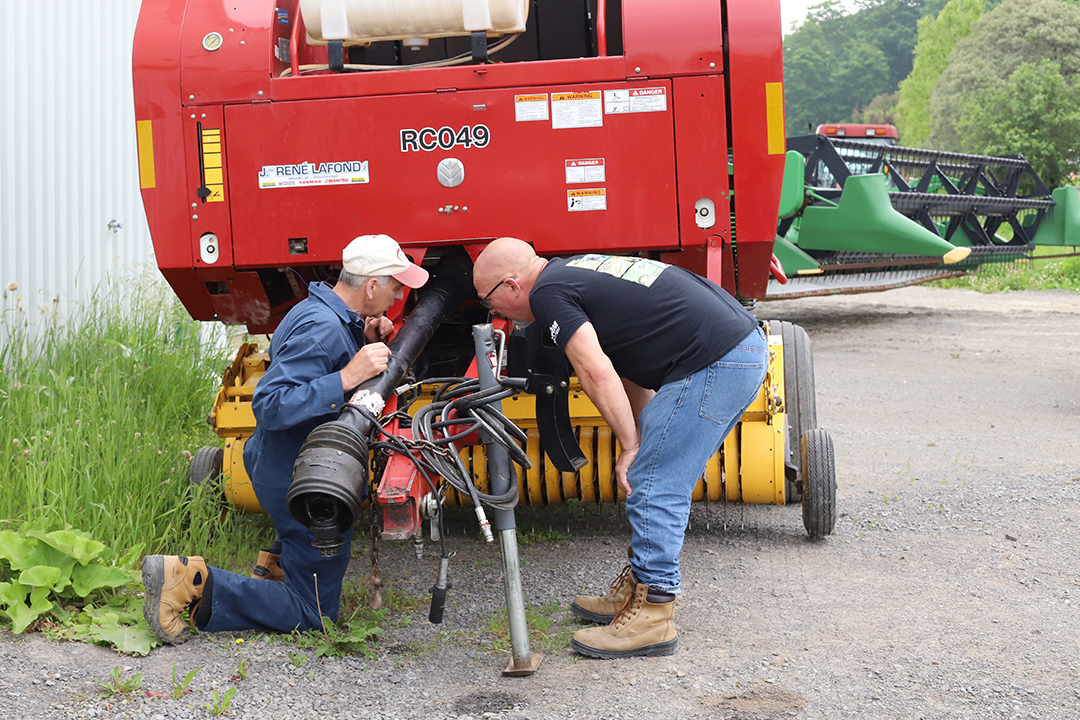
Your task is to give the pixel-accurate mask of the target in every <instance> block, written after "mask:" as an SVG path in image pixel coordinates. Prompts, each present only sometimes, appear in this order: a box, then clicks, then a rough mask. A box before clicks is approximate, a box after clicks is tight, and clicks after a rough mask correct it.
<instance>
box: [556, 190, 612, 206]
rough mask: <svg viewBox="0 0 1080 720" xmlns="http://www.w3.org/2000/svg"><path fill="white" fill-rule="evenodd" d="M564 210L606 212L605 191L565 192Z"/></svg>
mask: <svg viewBox="0 0 1080 720" xmlns="http://www.w3.org/2000/svg"><path fill="white" fill-rule="evenodd" d="M566 209H567V210H569V211H570V212H581V211H583V210H584V211H588V210H607V190H606V189H604V188H583V189H581V190H567V191H566Z"/></svg>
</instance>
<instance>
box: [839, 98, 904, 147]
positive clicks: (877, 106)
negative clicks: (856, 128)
mask: <svg viewBox="0 0 1080 720" xmlns="http://www.w3.org/2000/svg"><path fill="white" fill-rule="evenodd" d="M899 99H900V94H899V93H888V94H886V95H878V96H877V97H876V98H874V99H873V100H871V101H870V104H869V105H867V106H866V107H865V108H863V110H862V112H858V113H855V114H854V115H852V116H851V121H852V122H857V123H870V124H872V125H895V124H896V103H897V102H898V101H899ZM900 137H901V140H903V136H902V135H901V136H900Z"/></svg>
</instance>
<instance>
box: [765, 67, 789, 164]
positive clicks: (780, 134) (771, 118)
mask: <svg viewBox="0 0 1080 720" xmlns="http://www.w3.org/2000/svg"><path fill="white" fill-rule="evenodd" d="M765 123H766V132H767V134H768V140H769V154H770V155H783V154H784V153H785V152H787V138H786V137H785V136H784V83H778V82H777V83H765Z"/></svg>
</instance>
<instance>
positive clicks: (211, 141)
mask: <svg viewBox="0 0 1080 720" xmlns="http://www.w3.org/2000/svg"><path fill="white" fill-rule="evenodd" d="M202 153H203V182H205V183H206V188H207V189H208V190H209V191H210V195H209V196H208V197H207V198H206V202H225V185H224V177H223V176H222V171H221V167H222V162H221V128H207V129H205V130H203V131H202Z"/></svg>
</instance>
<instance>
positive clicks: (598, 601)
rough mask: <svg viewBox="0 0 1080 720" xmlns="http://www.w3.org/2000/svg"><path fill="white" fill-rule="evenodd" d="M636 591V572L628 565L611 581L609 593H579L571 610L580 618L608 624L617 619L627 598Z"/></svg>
mask: <svg viewBox="0 0 1080 720" xmlns="http://www.w3.org/2000/svg"><path fill="white" fill-rule="evenodd" d="M633 591H634V574H633V573H632V572H631V571H630V566H629V565H627V566H626V567H624V568H623V569H622V572H621V573H619V575H618V577H616V578H615V579H614V580H612V581H611V590H610V591H609V592H608V594H607V595H603V596H601V597H596V596H595V595H578V596H577V597H576V598H575V599H574V602H573V603H572V604H571V605H570V612H572V613H574V615H577V616H578V617H579V618H584V619H586V620H592V621H593V622H594V623H600V624H601V625H608V624H610V623H611V621H612V620H614V619H615V615H616V614H618V612H619V609H620V608H621V607H622V606H623V604H624V603H625V602H626V598H628V597H630V594H631V593H632V592H633Z"/></svg>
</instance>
